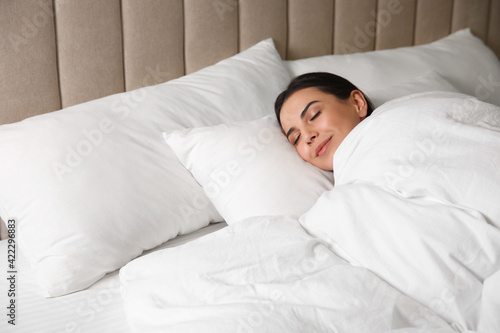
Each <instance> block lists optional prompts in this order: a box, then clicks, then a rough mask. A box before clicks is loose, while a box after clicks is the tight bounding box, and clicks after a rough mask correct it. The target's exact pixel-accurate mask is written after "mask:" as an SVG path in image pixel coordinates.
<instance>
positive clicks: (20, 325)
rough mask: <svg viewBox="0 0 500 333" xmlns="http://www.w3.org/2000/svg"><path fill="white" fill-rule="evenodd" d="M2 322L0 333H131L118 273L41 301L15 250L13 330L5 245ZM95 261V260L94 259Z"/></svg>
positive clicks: (0, 249)
mask: <svg viewBox="0 0 500 333" xmlns="http://www.w3.org/2000/svg"><path fill="white" fill-rule="evenodd" d="M225 226H226V224H225V223H216V224H211V225H209V226H207V227H205V228H203V229H200V230H198V231H195V232H193V233H190V234H186V235H181V236H178V237H177V238H175V239H172V240H170V241H168V242H166V243H164V244H163V245H161V246H159V247H157V248H155V249H153V250H150V251H146V252H145V253H144V254H147V253H151V252H154V251H157V250H160V249H163V248H167V247H175V246H179V245H181V244H185V243H187V242H190V241H192V240H194V239H197V238H200V237H202V236H204V235H206V234H209V233H211V232H214V231H216V230H219V229H222V228H223V227H225ZM0 258H2V261H3V262H1V263H0V267H1V271H2V273H3V274H2V276H1V278H0V295H1V296H0V304H1V306H0V307H1V308H2V309H3V310H2V311H1V313H0V314H1V322H0V332H2V333H4V332H16V333H17V332H30V333H33V332H36V333H48V332H50V333H55V332H58V333H63V332H64V333H70V332H71V333H76V332H79V333H86V332H89V333H90V332H92V333H94V332H107V333H113V332H120V333H128V332H131V330H130V328H129V325H128V323H127V319H126V316H125V313H124V310H123V301H122V297H121V294H120V280H119V278H118V271H115V272H112V273H110V274H108V275H106V276H105V277H104V278H103V279H101V280H100V281H98V282H97V283H95V284H94V285H92V286H91V287H89V288H87V289H85V290H83V291H80V292H76V293H73V294H69V295H66V296H61V297H55V298H44V297H43V296H42V292H41V290H40V288H39V286H38V285H37V283H36V280H35V276H34V272H33V270H32V269H31V267H30V265H29V263H28V261H27V260H26V258H25V257H24V256H23V255H22V253H21V252H20V251H19V249H17V258H16V266H17V267H18V270H17V271H18V274H17V283H18V284H17V286H16V291H17V293H16V294H17V295H16V326H12V325H10V324H8V323H7V320H8V319H9V318H8V317H7V315H6V314H7V309H6V305H7V304H8V301H9V300H8V297H7V290H8V285H7V282H8V281H7V277H6V275H7V241H6V240H3V241H1V242H0ZM96 260H98V258H96Z"/></svg>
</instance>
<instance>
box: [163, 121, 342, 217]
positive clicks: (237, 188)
mask: <svg viewBox="0 0 500 333" xmlns="http://www.w3.org/2000/svg"><path fill="white" fill-rule="evenodd" d="M164 136H165V141H166V142H167V143H168V144H169V145H170V146H171V147H172V149H173V150H174V152H175V153H176V154H177V156H178V157H179V159H180V161H181V162H182V164H184V166H185V167H186V168H187V169H188V170H189V171H191V173H192V174H193V176H194V177H195V178H196V180H197V181H198V182H199V183H200V184H201V185H202V186H203V189H204V190H205V193H206V194H207V195H208V197H209V198H210V199H211V200H212V202H213V203H214V205H215V207H216V208H217V209H218V211H219V212H220V213H221V215H222V216H223V217H224V219H225V220H226V222H227V223H228V224H232V223H235V222H237V221H240V220H243V219H245V218H247V217H251V216H257V215H295V216H300V215H301V214H303V213H305V212H306V211H307V210H308V209H309V208H310V207H311V206H312V205H313V204H314V203H315V202H316V199H317V198H318V197H319V196H320V195H321V194H322V193H323V192H325V191H327V190H330V189H332V188H333V174H332V173H331V172H327V171H323V170H321V169H319V168H316V167H315V166H313V165H311V164H309V163H307V162H305V161H304V160H302V159H301V158H300V156H299V155H298V154H297V152H296V151H295V149H294V148H293V146H292V145H291V144H290V143H289V142H288V141H287V140H286V138H285V136H284V135H283V134H282V132H281V129H280V127H279V125H278V122H277V121H276V117H275V116H274V115H271V116H267V117H264V118H262V119H259V120H254V121H250V122H238V123H231V124H225V125H218V126H213V127H204V128H195V129H188V130H181V131H174V132H172V133H170V134H168V135H167V133H164Z"/></svg>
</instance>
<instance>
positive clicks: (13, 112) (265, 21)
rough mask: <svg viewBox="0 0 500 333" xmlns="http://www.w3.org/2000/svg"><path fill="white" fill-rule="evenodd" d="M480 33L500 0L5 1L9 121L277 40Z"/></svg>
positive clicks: (489, 40)
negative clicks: (466, 30) (269, 40)
mask: <svg viewBox="0 0 500 333" xmlns="http://www.w3.org/2000/svg"><path fill="white" fill-rule="evenodd" d="M465 27H470V28H471V30H472V32H473V33H474V34H475V35H477V36H478V37H480V38H481V39H482V40H484V41H485V42H486V44H487V45H489V46H490V47H491V48H492V49H493V50H494V51H495V52H496V54H497V55H500V0H36V1H34V0H0V31H1V37H2V41H1V43H0V77H1V80H0V124H5V123H11V122H15V121H19V120H21V119H24V118H26V117H29V116H33V115H36V114H41V113H45V112H50V111H54V110H58V109H61V108H64V107H68V106H71V105H74V104H78V103H82V102H85V101H88V100H92V99H96V98H99V97H103V96H106V95H110V94H114V93H118V92H123V91H128V90H132V89H136V88H140V87H142V86H146V85H152V84H156V83H160V82H164V81H167V80H170V79H173V78H176V77H179V76H182V75H184V74H187V73H191V72H193V71H196V70H198V69H200V68H202V67H205V66H207V65H211V64H213V63H215V62H217V61H219V60H221V59H223V58H227V57H229V56H232V55H234V54H236V53H237V52H239V51H242V50H244V49H246V48H248V47H250V46H251V45H253V44H255V43H256V42H258V41H260V40H262V39H265V38H268V37H272V38H273V39H274V42H275V44H276V46H277V48H278V50H279V52H280V54H281V56H282V57H283V59H298V58H304V57H311V56H318V55H325V54H332V53H335V54H339V53H352V52H360V51H368V50H379V49H386V48H394V47H399V46H408V45H415V44H422V43H427V42H431V41H433V40H436V39H438V38H441V37H443V36H446V35H448V34H449V33H451V32H454V31H456V30H459V29H462V28H465Z"/></svg>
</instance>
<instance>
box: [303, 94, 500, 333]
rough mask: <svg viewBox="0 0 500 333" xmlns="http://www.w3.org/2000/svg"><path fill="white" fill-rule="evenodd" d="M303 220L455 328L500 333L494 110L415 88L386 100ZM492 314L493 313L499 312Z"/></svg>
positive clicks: (499, 127) (337, 161)
mask: <svg viewBox="0 0 500 333" xmlns="http://www.w3.org/2000/svg"><path fill="white" fill-rule="evenodd" d="M334 170H335V171H334V176H335V188H334V189H333V190H331V191H329V192H326V193H324V194H323V195H322V197H320V199H319V200H318V201H317V202H316V204H315V205H314V206H313V208H312V209H311V210H310V211H309V212H307V213H306V214H304V215H303V216H302V217H301V219H300V221H301V224H302V226H303V227H304V228H305V229H306V230H308V231H309V233H310V234H312V235H315V236H317V237H320V238H322V239H325V240H326V241H327V243H328V244H329V246H330V247H331V248H333V249H337V253H339V254H342V256H343V257H344V258H346V259H348V260H350V261H351V262H355V263H357V264H359V265H361V266H363V267H366V268H368V269H370V270H371V271H372V272H374V273H376V274H377V275H378V276H380V277H381V278H383V279H384V280H385V281H387V282H388V283H390V284H391V285H393V286H395V287H396V288H397V289H398V290H400V291H402V292H403V293H405V294H406V295H409V296H410V297H412V298H413V299H415V300H417V301H419V302H421V303H422V304H424V305H426V306H427V307H429V308H430V309H431V310H433V311H435V312H436V313H438V314H439V315H440V316H441V317H442V318H445V319H446V320H447V321H448V322H450V323H453V325H455V326H456V327H458V328H459V329H460V330H465V329H469V330H477V331H479V332H500V319H499V317H498V313H499V311H500V296H499V294H498V291H495V292H492V289H491V286H499V285H500V273H498V272H499V270H500V232H499V231H500V230H499V229H498V228H499V226H500V208H499V202H500V200H499V199H500V108H499V107H497V106H494V105H492V104H488V103H484V102H481V101H479V100H477V99H475V98H473V97H470V96H466V95H461V94H454V93H444V92H430V93H421V94H416V95H412V96H407V97H403V98H401V99H398V100H394V101H391V102H389V103H386V104H384V105H382V106H381V107H380V108H379V109H377V110H375V112H374V114H373V115H372V116H370V117H369V118H367V119H366V120H364V121H363V122H362V123H361V124H360V125H358V126H357V127H356V128H355V129H354V130H353V131H352V132H351V133H350V134H349V135H348V136H347V138H346V139H345V140H344V142H342V144H341V145H340V147H339V149H338V150H337V152H336V154H335V156H334ZM495 313H496V315H495Z"/></svg>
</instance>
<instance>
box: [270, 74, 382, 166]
mask: <svg viewBox="0 0 500 333" xmlns="http://www.w3.org/2000/svg"><path fill="white" fill-rule="evenodd" d="M274 109H275V112H276V117H277V118H278V122H279V124H280V126H281V129H282V130H283V133H284V134H285V135H286V137H287V139H288V141H290V143H291V144H293V145H294V146H295V149H296V150H297V152H298V153H299V155H300V157H302V159H304V160H305V161H306V162H309V163H311V164H313V165H315V166H317V167H319V168H321V169H323V170H328V171H332V170H333V155H334V154H335V151H336V150H337V148H338V147H339V145H340V143H341V142H342V141H343V140H344V138H345V137H346V136H347V135H348V134H349V132H350V131H351V130H352V129H353V128H354V127H356V125H358V124H359V123H360V122H361V121H362V120H363V119H365V118H366V117H368V116H369V115H370V114H371V113H372V111H373V105H372V103H371V102H370V100H369V99H368V98H367V97H366V96H365V95H364V94H363V93H362V92H361V91H360V90H359V89H358V88H357V87H356V86H355V85H353V84H352V83H351V82H349V81H348V80H346V79H344V78H343V77H340V76H338V75H335V74H331V73H324V72H317V73H307V74H303V75H300V76H298V77H296V78H295V79H293V80H292V81H291V82H290V84H289V85H288V87H287V89H286V90H285V91H283V92H282V93H281V94H280V95H279V96H278V97H277V99H276V102H275V105H274Z"/></svg>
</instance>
